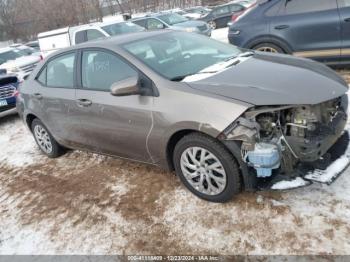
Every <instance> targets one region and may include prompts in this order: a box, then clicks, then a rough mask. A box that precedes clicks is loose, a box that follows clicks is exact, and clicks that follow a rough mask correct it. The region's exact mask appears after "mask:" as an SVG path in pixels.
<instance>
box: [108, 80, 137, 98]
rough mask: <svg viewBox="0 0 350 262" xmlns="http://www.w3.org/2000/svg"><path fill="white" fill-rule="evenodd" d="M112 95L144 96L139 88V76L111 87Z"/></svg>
mask: <svg viewBox="0 0 350 262" xmlns="http://www.w3.org/2000/svg"><path fill="white" fill-rule="evenodd" d="M111 94H112V95H113V96H133V95H142V93H141V91H140V88H139V78H138V77H137V76H132V77H129V78H127V79H124V80H121V81H118V82H116V83H114V84H113V85H112V86H111Z"/></svg>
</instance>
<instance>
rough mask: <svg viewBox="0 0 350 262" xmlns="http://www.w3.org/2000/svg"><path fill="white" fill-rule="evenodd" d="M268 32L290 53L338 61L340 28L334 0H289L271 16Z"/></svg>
mask: <svg viewBox="0 0 350 262" xmlns="http://www.w3.org/2000/svg"><path fill="white" fill-rule="evenodd" d="M270 31H271V35H272V36H276V37H278V38H281V39H282V40H284V41H285V42H287V43H288V44H289V46H290V47H291V48H292V51H293V53H294V55H296V56H302V57H308V58H313V59H316V60H319V61H321V62H328V63H334V62H339V60H340V50H341V41H340V36H341V30H340V21H339V12H338V7H337V2H336V1H335V0H307V1H305V0H290V1H287V2H286V4H285V5H282V6H281V8H280V10H279V12H278V14H277V15H276V16H275V17H274V18H273V19H272V23H271V29H270Z"/></svg>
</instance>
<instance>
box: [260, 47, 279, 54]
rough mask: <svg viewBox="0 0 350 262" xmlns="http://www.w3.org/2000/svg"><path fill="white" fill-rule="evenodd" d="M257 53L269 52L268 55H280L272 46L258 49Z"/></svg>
mask: <svg viewBox="0 0 350 262" xmlns="http://www.w3.org/2000/svg"><path fill="white" fill-rule="evenodd" d="M256 50H257V51H261V52H268V53H278V51H277V50H276V49H275V48H273V47H270V46H262V47H259V48H257V49H256Z"/></svg>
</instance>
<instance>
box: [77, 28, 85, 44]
mask: <svg viewBox="0 0 350 262" xmlns="http://www.w3.org/2000/svg"><path fill="white" fill-rule="evenodd" d="M84 42H86V30H84V31H80V32H77V33H76V34H75V43H76V44H81V43H84Z"/></svg>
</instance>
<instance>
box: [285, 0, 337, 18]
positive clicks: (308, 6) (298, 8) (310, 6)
mask: <svg viewBox="0 0 350 262" xmlns="http://www.w3.org/2000/svg"><path fill="white" fill-rule="evenodd" d="M332 9H337V3H336V1H335V0H307V1H305V0H290V1H288V2H287V3H286V5H285V8H283V9H282V11H283V12H284V14H286V15H291V14H302V13H311V12H320V11H326V10H332Z"/></svg>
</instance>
